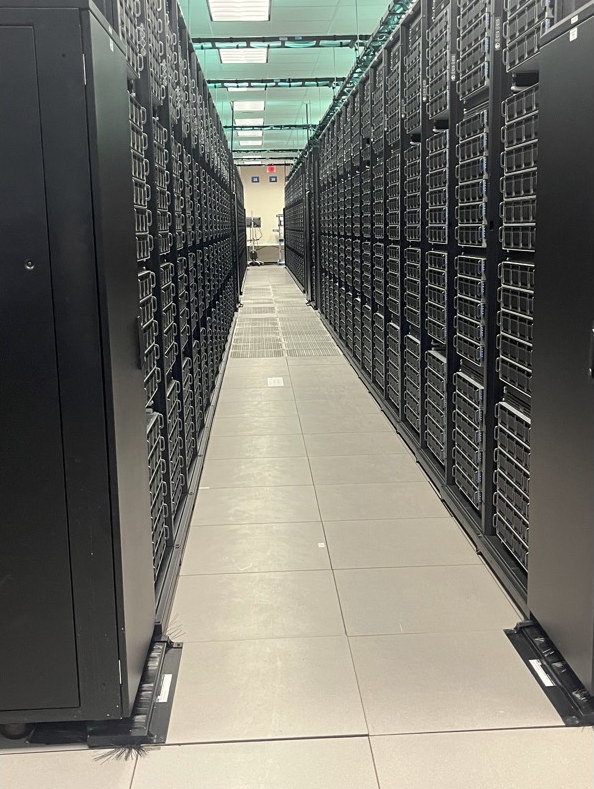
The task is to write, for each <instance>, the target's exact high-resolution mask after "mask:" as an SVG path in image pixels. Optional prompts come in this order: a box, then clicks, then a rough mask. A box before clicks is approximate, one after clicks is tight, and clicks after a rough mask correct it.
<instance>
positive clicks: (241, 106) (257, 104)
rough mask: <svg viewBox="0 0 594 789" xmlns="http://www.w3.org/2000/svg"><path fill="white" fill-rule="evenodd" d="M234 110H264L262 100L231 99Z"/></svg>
mask: <svg viewBox="0 0 594 789" xmlns="http://www.w3.org/2000/svg"><path fill="white" fill-rule="evenodd" d="M231 103H232V104H233V109H234V110H235V112H264V102H263V101H232V102H231Z"/></svg>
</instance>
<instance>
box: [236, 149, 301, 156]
mask: <svg viewBox="0 0 594 789" xmlns="http://www.w3.org/2000/svg"><path fill="white" fill-rule="evenodd" d="M233 153H234V154H236V153H237V154H242V155H245V156H250V157H253V156H256V155H258V154H266V155H267V156H268V155H269V154H278V155H279V156H281V155H282V156H286V155H287V154H295V155H297V154H298V153H301V148H264V150H262V148H236V149H235V150H234V151H233Z"/></svg>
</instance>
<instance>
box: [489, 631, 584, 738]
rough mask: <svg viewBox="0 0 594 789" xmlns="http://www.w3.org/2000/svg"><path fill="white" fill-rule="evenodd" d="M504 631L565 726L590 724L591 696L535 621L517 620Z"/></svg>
mask: <svg viewBox="0 0 594 789" xmlns="http://www.w3.org/2000/svg"><path fill="white" fill-rule="evenodd" d="M505 634H506V635H507V637H508V638H509V640H510V642H511V643H512V645H513V647H514V649H515V650H516V652H517V653H518V654H519V656H520V657H521V658H522V660H523V661H524V663H525V664H526V666H527V668H528V669H529V671H530V672H531V673H532V675H533V676H534V677H535V678H536V679H537V680H538V682H539V684H540V685H541V687H542V689H543V690H544V692H545V693H546V695H547V697H548V698H549V701H550V702H551V704H552V705H553V706H554V707H555V709H556V710H557V712H558V713H559V715H560V716H561V718H562V719H563V722H564V723H565V725H566V726H594V698H592V696H591V695H590V694H589V693H588V691H587V690H586V688H585V687H584V686H583V685H582V683H581V682H580V681H579V679H578V678H577V677H576V675H575V674H574V673H573V671H572V670H571V668H570V667H569V665H568V663H567V662H566V661H565V660H564V658H563V657H562V655H561V653H560V652H559V651H558V650H557V648H556V647H555V645H554V644H553V643H552V641H551V640H550V639H549V637H548V636H547V635H546V633H545V632H544V630H543V629H542V628H541V627H540V625H538V623H537V622H534V621H532V620H529V621H526V622H520V623H519V624H518V625H516V627H515V628H514V629H513V630H506V631H505Z"/></svg>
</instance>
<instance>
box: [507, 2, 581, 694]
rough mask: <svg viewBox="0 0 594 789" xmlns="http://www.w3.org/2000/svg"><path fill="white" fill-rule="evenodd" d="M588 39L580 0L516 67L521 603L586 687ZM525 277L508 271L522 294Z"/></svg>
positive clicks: (522, 281) (521, 281) (521, 282)
mask: <svg viewBox="0 0 594 789" xmlns="http://www.w3.org/2000/svg"><path fill="white" fill-rule="evenodd" d="M593 46H594V3H591V2H590V3H588V4H587V5H586V6H585V7H583V8H581V9H579V11H577V10H574V9H572V12H571V14H570V16H569V17H567V18H566V19H565V20H564V21H563V22H561V23H559V24H558V25H557V26H554V27H552V28H551V29H550V31H549V32H548V33H547V34H546V35H545V36H544V37H543V39H542V49H541V51H540V56H539V58H538V60H536V62H534V61H530V62H527V63H526V64H525V65H526V67H530V68H531V69H532V70H534V69H535V68H538V72H539V74H538V76H539V88H538V95H539V100H540V101H539V110H538V123H539V139H538V190H537V195H538V197H537V200H538V228H537V238H536V257H535V260H534V269H535V276H534V285H535V291H534V292H535V298H534V338H533V339H534V353H533V357H534V362H533V370H534V372H533V375H532V378H531V392H532V397H533V403H532V414H531V416H532V424H531V436H530V438H531V441H530V444H531V450H532V451H531V464H530V499H529V505H530V533H529V539H528V544H529V550H530V553H529V561H528V570H529V573H528V602H529V605H530V608H531V610H532V611H533V613H534V616H535V617H536V619H537V620H538V621H539V623H540V624H541V625H542V626H543V627H544V628H545V630H546V632H547V633H548V635H549V636H550V638H551V639H552V640H553V641H554V643H555V645H556V646H557V647H558V649H559V650H560V651H561V652H562V654H563V656H564V657H565V659H566V660H567V662H568V663H569V664H570V666H571V668H572V669H573V671H574V672H575V673H576V674H577V675H578V677H579V679H580V680H581V682H583V683H584V685H585V687H586V688H587V689H588V691H589V692H590V693H592V692H593V691H594V645H593V641H592V633H593V627H592V624H593V621H594V612H593V605H594V603H593V597H592V575H593V571H594V568H593V567H592V556H593V552H592V536H593V532H592V512H593V506H592V504H593V502H592V482H591V480H592V476H591V473H592V459H591V455H592V442H593V440H594V437H593V435H592V418H591V416H592V396H593V389H592V371H593V369H594V362H593V352H594V351H593V349H594V344H593V342H592V333H593V332H592V320H593V315H592V284H593V283H592V268H591V264H590V261H591V248H592V242H593V239H592V230H593V225H592V221H591V206H592V175H593V167H594V163H593V160H592V149H591V145H590V137H591V129H592V123H593V122H594V102H593V97H594V91H593V90H592V70H591V68H590V63H591V54H592V47H593ZM518 276H519V275H518ZM531 285H532V279H527V278H522V279H518V280H517V287H518V288H519V289H520V292H521V293H522V296H523V297H524V300H525V298H526V297H525V292H526V291H527V289H528V288H527V286H531ZM509 476H511V474H510V475H509ZM515 487H517V485H516V486H515Z"/></svg>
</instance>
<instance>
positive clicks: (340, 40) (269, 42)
mask: <svg viewBox="0 0 594 789" xmlns="http://www.w3.org/2000/svg"><path fill="white" fill-rule="evenodd" d="M368 39H369V36H361V35H359V36H358V35H356V34H355V35H345V36H253V37H252V36H244V37H239V36H229V37H227V38H225V37H221V36H219V37H215V38H204V37H203V36H194V37H192V43H193V44H194V47H195V48H196V49H315V48H324V49H336V48H339V49H342V48H348V47H350V48H354V47H358V46H359V45H364V44H365V43H366V42H367V41H368Z"/></svg>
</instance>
